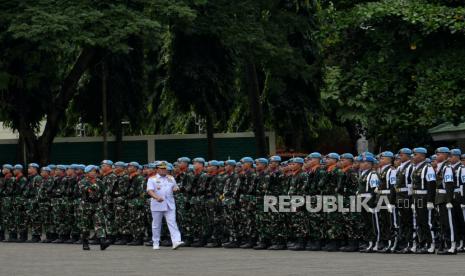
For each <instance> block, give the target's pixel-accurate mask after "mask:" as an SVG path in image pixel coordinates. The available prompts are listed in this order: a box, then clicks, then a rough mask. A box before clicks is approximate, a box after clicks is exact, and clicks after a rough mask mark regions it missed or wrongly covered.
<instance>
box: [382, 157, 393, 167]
mask: <svg viewBox="0 0 465 276" xmlns="http://www.w3.org/2000/svg"><path fill="white" fill-rule="evenodd" d="M390 164H391V158H389V157H381V159H380V160H379V165H380V166H385V165H390Z"/></svg>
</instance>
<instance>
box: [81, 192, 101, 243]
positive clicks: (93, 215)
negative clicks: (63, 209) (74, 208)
mask: <svg viewBox="0 0 465 276" xmlns="http://www.w3.org/2000/svg"><path fill="white" fill-rule="evenodd" d="M79 211H80V216H81V218H80V228H81V237H82V239H88V238H89V235H90V231H91V230H92V229H93V230H94V231H95V234H96V236H97V237H98V238H105V216H104V213H103V208H102V206H101V205H100V203H90V202H84V201H82V202H81V204H80V206H79Z"/></svg>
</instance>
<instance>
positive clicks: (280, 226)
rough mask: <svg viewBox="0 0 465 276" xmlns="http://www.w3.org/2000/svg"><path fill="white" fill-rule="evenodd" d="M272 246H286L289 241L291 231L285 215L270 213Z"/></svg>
mask: <svg viewBox="0 0 465 276" xmlns="http://www.w3.org/2000/svg"><path fill="white" fill-rule="evenodd" d="M266 214H267V215H268V216H269V220H270V228H269V229H268V230H269V231H270V232H271V243H272V244H284V243H285V241H286V240H287V239H288V236H289V231H288V228H287V225H288V224H287V220H286V214H285V213H279V212H268V213H266Z"/></svg>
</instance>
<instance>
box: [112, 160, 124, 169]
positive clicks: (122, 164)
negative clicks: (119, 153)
mask: <svg viewBox="0 0 465 276" xmlns="http://www.w3.org/2000/svg"><path fill="white" fill-rule="evenodd" d="M114 166H115V167H120V168H125V167H126V163H124V162H121V161H118V162H116V163H115V164H114Z"/></svg>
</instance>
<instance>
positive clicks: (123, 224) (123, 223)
mask: <svg viewBox="0 0 465 276" xmlns="http://www.w3.org/2000/svg"><path fill="white" fill-rule="evenodd" d="M113 214H114V218H115V221H114V234H115V235H116V234H119V235H129V234H130V230H129V225H128V220H129V217H128V205H127V202H126V200H125V199H124V198H122V197H116V198H114V213H113Z"/></svg>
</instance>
